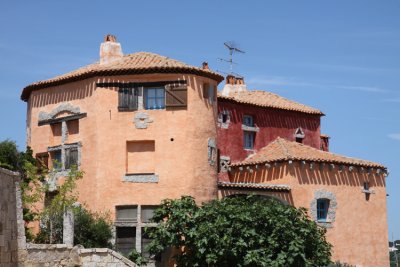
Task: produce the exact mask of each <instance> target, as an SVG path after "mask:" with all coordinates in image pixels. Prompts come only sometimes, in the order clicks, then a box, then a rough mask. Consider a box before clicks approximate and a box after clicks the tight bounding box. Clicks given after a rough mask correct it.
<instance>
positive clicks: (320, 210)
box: [317, 198, 329, 222]
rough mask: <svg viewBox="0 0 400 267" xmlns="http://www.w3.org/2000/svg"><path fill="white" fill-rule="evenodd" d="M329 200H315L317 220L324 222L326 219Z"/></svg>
mask: <svg viewBox="0 0 400 267" xmlns="http://www.w3.org/2000/svg"><path fill="white" fill-rule="evenodd" d="M328 210H329V199H325V198H321V199H318V200H317V220H318V221H322V222H325V221H326V219H327V217H328Z"/></svg>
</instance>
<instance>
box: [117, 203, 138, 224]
mask: <svg viewBox="0 0 400 267" xmlns="http://www.w3.org/2000/svg"><path fill="white" fill-rule="evenodd" d="M117 221H123V222H126V221H131V222H137V206H121V207H117Z"/></svg>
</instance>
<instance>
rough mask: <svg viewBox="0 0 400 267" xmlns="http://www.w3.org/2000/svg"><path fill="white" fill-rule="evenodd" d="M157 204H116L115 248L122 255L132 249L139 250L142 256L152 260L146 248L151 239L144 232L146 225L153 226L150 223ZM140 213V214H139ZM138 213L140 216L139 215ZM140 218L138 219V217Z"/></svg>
mask: <svg viewBox="0 0 400 267" xmlns="http://www.w3.org/2000/svg"><path fill="white" fill-rule="evenodd" d="M156 208H157V206H151V205H149V206H135V205H130V206H117V207H116V219H115V226H116V240H115V241H116V242H115V245H116V249H117V250H118V251H119V252H121V253H122V254H124V255H127V254H129V253H130V252H131V251H132V250H133V249H136V250H137V251H141V253H142V256H144V257H146V258H150V259H152V260H154V259H155V260H158V259H157V257H156V258H154V257H153V256H152V255H150V253H149V252H148V250H147V245H148V244H149V243H150V242H151V239H150V238H149V236H148V235H147V234H146V231H145V228H146V227H155V226H156V224H154V223H151V222H150V219H151V218H152V217H153V214H154V210H155V209H156ZM139 213H140V214H139ZM139 215H140V216H139ZM139 218H140V219H139Z"/></svg>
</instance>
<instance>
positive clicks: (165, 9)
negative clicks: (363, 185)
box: [0, 0, 400, 239]
mask: <svg viewBox="0 0 400 267" xmlns="http://www.w3.org/2000/svg"><path fill="white" fill-rule="evenodd" d="M0 10H2V15H1V16H0V25H1V26H0V114H2V116H1V125H3V127H2V128H1V130H0V140H4V139H6V138H10V139H13V140H16V141H17V143H18V145H19V147H20V148H23V147H24V145H25V115H26V105H25V103H24V102H22V101H20V100H19V96H20V92H21V90H22V88H23V87H24V86H26V85H28V84H29V83H32V82H34V81H37V80H43V79H47V78H50V77H52V76H55V75H58V74H62V73H65V72H67V71H70V70H73V69H75V68H78V67H80V66H83V65H86V64H89V63H93V62H94V61H96V60H98V54H99V45H100V43H101V42H102V40H103V37H104V35H105V34H107V33H112V34H114V35H116V36H117V38H118V41H119V42H121V44H122V48H123V51H124V53H134V52H137V51H150V52H155V53H159V54H162V55H165V56H169V57H172V58H175V59H178V60H181V61H184V62H186V63H189V64H192V65H200V64H201V62H203V61H205V60H206V61H208V62H209V64H210V67H211V68H213V69H218V70H228V66H227V65H226V64H224V63H222V62H219V61H218V58H221V57H227V51H226V50H225V48H224V46H223V42H225V41H230V40H234V41H236V42H237V43H238V44H240V46H241V48H242V49H244V50H245V51H246V54H244V55H237V56H235V58H234V60H235V61H236V62H238V63H239V64H238V65H237V66H235V71H236V72H239V73H240V74H242V75H243V76H244V77H245V81H246V82H247V85H248V87H250V88H252V89H264V90H268V91H271V92H274V93H278V94H280V95H282V96H284V97H287V98H289V99H292V100H296V101H298V102H301V103H304V104H307V105H310V106H313V107H316V108H319V109H321V110H322V111H323V112H324V113H325V114H326V115H327V116H325V117H323V119H322V132H323V133H326V134H328V135H330V136H331V151H332V152H335V153H339V154H344V155H347V156H352V157H358V158H362V159H368V160H372V161H377V162H381V163H383V164H385V165H386V166H387V167H388V168H389V170H390V175H389V177H388V178H387V192H388V194H389V195H390V196H389V197H388V221H389V236H390V238H391V237H392V234H393V236H394V238H396V239H400V194H399V193H400V180H399V177H400V166H399V163H398V159H399V156H398V155H399V151H400V123H399V122H400V119H399V117H400V88H399V85H400V60H399V56H400V16H399V14H400V2H399V1H394V0H386V1H367V0H362V1H357V0H352V1H345V0H343V1H286V0H281V1H140V2H139V1H112V2H110V1H77V0H69V1H63V2H61V1H25V2H23V1H2V2H1V3H0ZM372 199H373V196H372ZM355 212H356V211H355ZM372 216H379V214H373V215H372Z"/></svg>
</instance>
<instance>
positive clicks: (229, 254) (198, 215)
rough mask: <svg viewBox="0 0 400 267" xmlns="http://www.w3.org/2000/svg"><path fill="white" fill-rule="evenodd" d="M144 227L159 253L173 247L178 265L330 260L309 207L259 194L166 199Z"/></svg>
mask: <svg viewBox="0 0 400 267" xmlns="http://www.w3.org/2000/svg"><path fill="white" fill-rule="evenodd" d="M152 220H153V222H156V223H158V224H159V226H158V227H156V228H148V229H147V230H146V231H147V232H148V234H149V236H150V237H151V238H152V239H153V241H152V242H151V243H150V244H149V246H148V248H147V249H148V250H149V251H150V252H151V253H152V254H154V255H156V254H159V253H162V252H163V251H164V250H165V249H167V248H171V247H172V248H175V251H179V250H180V253H176V255H175V256H174V257H175V260H176V262H177V264H178V266H276V267H278V266H295V267H297V266H326V265H328V264H330V263H331V261H330V257H331V245H330V244H329V243H328V242H327V241H326V239H325V229H323V228H321V227H319V226H318V225H317V224H316V223H315V222H313V221H311V220H309V219H308V216H307V212H306V209H304V208H294V207H292V206H288V205H283V204H281V203H280V202H278V201H276V200H272V199H267V198H261V197H258V196H254V195H250V196H236V197H229V198H224V199H222V200H214V201H211V202H209V203H204V204H203V205H202V206H200V207H199V206H197V205H196V203H195V200H194V199H193V198H192V197H187V196H186V197H182V198H181V199H180V200H171V199H167V200H164V201H163V202H162V205H161V206H160V208H158V209H157V210H156V211H155V213H154V217H153V219H152Z"/></svg>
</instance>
